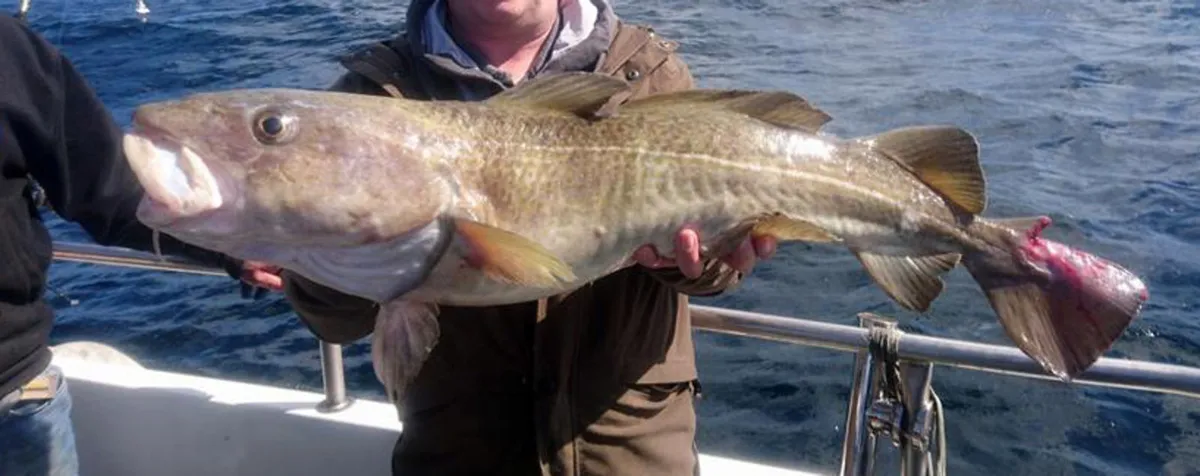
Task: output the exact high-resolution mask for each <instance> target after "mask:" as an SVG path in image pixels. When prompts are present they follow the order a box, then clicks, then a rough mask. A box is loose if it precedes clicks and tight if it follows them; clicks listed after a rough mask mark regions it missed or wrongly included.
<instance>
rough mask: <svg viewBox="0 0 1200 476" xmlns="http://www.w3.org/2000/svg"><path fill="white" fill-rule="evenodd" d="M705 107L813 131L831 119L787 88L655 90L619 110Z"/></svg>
mask: <svg viewBox="0 0 1200 476" xmlns="http://www.w3.org/2000/svg"><path fill="white" fill-rule="evenodd" d="M705 109H710V110H711V109H723V110H726V111H731V112H736V113H739V114H745V115H747V116H750V117H752V118H754V119H758V120H760V121H763V122H767V123H770V124H772V125H775V126H779V127H783V128H787V129H796V130H800V131H804V132H808V133H810V134H816V133H817V131H819V130H821V127H822V126H824V125H825V123H827V122H829V121H830V120H832V119H833V117H832V116H830V115H829V114H827V113H826V112H825V111H822V110H820V109H817V108H816V107H815V106H813V105H812V104H809V102H808V101H807V100H805V99H804V98H802V97H800V96H797V95H795V94H792V93H789V92H786V91H748V90H736V89H689V90H684V91H675V92H668V93H657V94H652V95H649V96H645V97H643V98H639V99H635V100H632V101H629V102H627V103H625V104H623V105H621V106H620V110H621V111H629V112H633V111H637V112H652V111H676V112H678V111H680V110H690V111H694V112H696V113H701V114H702V113H703V111H704V110H705Z"/></svg>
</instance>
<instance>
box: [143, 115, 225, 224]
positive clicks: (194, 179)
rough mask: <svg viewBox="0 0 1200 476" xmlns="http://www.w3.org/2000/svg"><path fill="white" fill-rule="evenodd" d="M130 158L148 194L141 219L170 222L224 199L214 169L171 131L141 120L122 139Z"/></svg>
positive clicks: (192, 215)
mask: <svg viewBox="0 0 1200 476" xmlns="http://www.w3.org/2000/svg"><path fill="white" fill-rule="evenodd" d="M122 146H123V147H124V150H125V157H126V160H127V161H128V162H129V165H130V167H131V168H132V169H133V172H134V175H136V176H137V179H138V181H139V182H140V183H141V184H142V188H144V189H145V192H146V194H145V195H144V196H143V199H142V201H141V203H140V204H139V205H138V211H137V215H138V219H139V220H141V221H142V222H143V223H145V224H147V225H150V226H167V225H171V224H174V223H176V222H178V221H180V220H183V219H188V218H196V217H199V216H202V215H204V214H207V213H208V212H211V211H213V210H217V209H219V208H220V207H221V205H222V204H223V203H224V200H223V197H222V195H221V189H220V186H219V181H218V180H217V177H216V176H215V175H214V173H213V170H212V169H211V168H210V167H209V166H208V164H207V163H206V162H205V161H204V159H202V158H201V157H200V155H199V154H198V153H197V152H196V151H195V150H194V149H192V148H191V147H188V146H187V145H186V144H185V143H184V142H183V141H182V140H180V139H178V138H176V137H175V136H173V135H172V134H171V133H170V132H168V131H166V130H164V129H161V128H158V127H155V126H154V125H151V124H147V123H145V122H141V121H138V118H137V116H136V115H135V117H134V125H133V128H132V130H130V131H129V132H127V133H126V134H125V136H124V138H123V139H122Z"/></svg>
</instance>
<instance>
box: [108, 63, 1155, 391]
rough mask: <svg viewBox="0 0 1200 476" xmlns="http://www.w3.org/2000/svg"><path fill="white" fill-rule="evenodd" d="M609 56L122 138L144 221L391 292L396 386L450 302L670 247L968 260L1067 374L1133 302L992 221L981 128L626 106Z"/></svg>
mask: <svg viewBox="0 0 1200 476" xmlns="http://www.w3.org/2000/svg"><path fill="white" fill-rule="evenodd" d="M628 94H629V86H627V85H626V83H624V82H623V81H620V80H618V79H615V78H611V77H608V76H604V75H600V74H593V73H565V74H559V75H554V76H547V77H543V78H540V79H534V80H529V81H527V82H525V83H522V85H519V86H517V87H515V88H512V89H509V90H507V91H505V92H502V93H500V94H498V95H496V96H493V97H492V98H490V99H488V100H485V101H480V102H468V101H416V100H405V99H383V98H380V97H377V96H367V95H358V94H346V93H337V92H328V91H309V90H296V89H265V88H264V89H248V90H233V91H221V92H208V93H199V94H194V95H191V96H188V97H184V98H180V99H174V100H167V101H162V102H156V103H151V104H145V105H141V106H140V107H138V108H137V109H136V111H135V112H134V115H133V126H132V128H131V129H130V130H129V131H128V132H127V135H126V136H125V139H124V148H125V151H126V153H127V157H128V161H129V163H130V165H131V166H132V167H133V170H134V171H135V172H136V175H137V177H138V179H139V181H140V182H141V184H142V185H143V186H144V188H145V190H146V194H145V196H144V199H143V201H142V202H141V203H140V204H139V208H138V217H139V219H140V220H141V221H142V222H144V223H145V224H146V225H148V226H150V227H152V228H154V229H156V230H159V231H161V232H163V233H166V234H169V235H171V236H174V237H176V238H178V239H180V240H183V241H185V242H189V243H192V244H195V245H198V246H203V247H207V248H210V249H214V250H218V251H221V252H224V253H226V254H228V255H231V256H235V257H238V258H242V259H248V260H260V261H266V262H270V263H273V264H276V265H279V266H282V267H285V268H287V269H290V270H292V271H294V272H296V273H298V274H300V275H302V276H304V277H306V278H308V279H310V280H312V281H315V282H317V283H321V284H324V285H326V286H329V287H331V288H333V289H337V290H339V291H342V292H345V293H347V294H351V295H355V296H360V297H363V298H366V299H370V300H372V301H374V302H376V303H379V304H380V311H379V315H378V317H377V321H376V328H375V332H374V335H373V342H372V355H373V358H372V360H373V363H374V368H375V372H376V375H377V377H378V378H379V380H380V381H381V382H382V383H383V385H384V387H385V388H386V389H387V391H388V395H389V398H391V399H392V400H398V399H400V398H402V397H403V395H404V392H405V389H406V388H407V385H408V384H409V383H410V382H411V380H412V379H413V378H414V377H415V376H416V374H417V372H418V371H419V369H420V367H421V365H422V364H423V362H424V360H425V358H426V357H427V355H428V354H429V352H430V350H431V349H432V348H433V346H434V345H435V344H436V342H437V339H438V322H437V319H436V315H437V306H438V305H439V304H440V305H454V306H488V305H499V304H507V303H516V302H526V301H531V300H535V299H538V298H541V297H546V296H551V295H555V294H560V293H564V292H569V291H571V290H574V289H578V288H579V287H581V286H586V285H587V284H588V283H589V282H592V281H594V280H596V279H599V278H601V277H603V276H605V275H607V274H609V273H612V272H614V271H617V270H619V269H621V268H623V267H626V266H631V265H633V261H632V260H631V255H632V252H633V251H634V250H635V249H636V248H637V247H639V246H640V245H643V244H653V245H655V246H656V248H657V249H658V250H660V252H661V253H669V251H670V250H672V249H673V238H674V236H675V234H676V232H677V230H678V229H679V228H680V227H682V226H684V225H687V224H693V225H695V226H697V227H698V229H699V231H700V233H701V235H700V236H701V239H702V241H703V242H702V250H703V256H705V257H712V256H719V255H721V254H722V253H724V252H727V251H729V250H731V249H732V247H733V246H735V245H736V244H737V243H738V242H740V240H742V239H744V238H745V237H746V236H750V235H759V236H762V235H766V236H773V237H775V238H777V239H779V240H781V241H784V242H786V241H807V242H816V243H839V244H841V245H844V246H845V247H846V248H848V249H849V250H850V252H852V253H853V254H854V255H855V256H856V257H857V258H858V260H859V261H860V262H861V264H862V266H863V267H864V268H865V270H866V272H867V273H868V274H869V275H870V277H871V278H872V279H873V281H874V282H875V283H877V284H878V285H879V286H880V287H881V288H882V290H883V291H885V292H886V294H887V295H888V296H890V297H891V299H893V300H894V301H895V302H896V303H898V304H899V305H900V306H902V307H904V308H906V309H908V310H912V311H917V312H924V311H927V310H928V309H929V307H930V304H931V303H932V301H933V300H934V299H935V298H936V297H937V296H938V295H939V294H940V293H941V292H942V289H943V286H944V285H943V281H942V275H944V274H945V273H946V272H948V271H950V270H951V269H953V268H955V267H956V266H957V265H959V264H960V263H961V264H962V265H964V266H965V267H966V269H967V271H968V272H969V273H970V275H971V276H972V277H973V278H974V279H975V281H976V282H977V283H978V285H979V286H980V288H982V290H983V291H984V293H985V294H986V296H987V299H988V300H989V302H990V304H991V306H992V308H993V309H994V311H995V313H996V315H997V316H998V317H999V320H1000V323H1001V324H1002V325H1003V327H1004V330H1005V332H1006V333H1007V335H1008V337H1009V338H1011V340H1012V341H1013V342H1014V343H1015V344H1016V346H1017V347H1019V348H1020V349H1021V350H1022V351H1024V353H1025V354H1026V355H1028V356H1030V357H1031V358H1032V359H1034V360H1036V361H1037V362H1038V363H1040V364H1041V366H1042V367H1043V368H1044V369H1045V370H1046V371H1047V372H1048V373H1050V374H1053V375H1055V376H1057V377H1058V378H1060V379H1062V380H1064V381H1069V380H1070V379H1071V378H1073V377H1075V376H1077V375H1078V374H1079V373H1081V372H1083V371H1084V370H1086V369H1087V368H1088V367H1089V366H1090V365H1092V364H1093V363H1094V362H1095V361H1096V360H1097V359H1098V358H1099V356H1100V355H1101V354H1102V353H1103V352H1105V351H1106V350H1107V349H1108V348H1109V347H1110V346H1111V345H1112V343H1113V341H1115V340H1116V339H1117V338H1118V337H1119V336H1120V335H1121V333H1122V332H1123V331H1124V330H1125V328H1126V327H1127V326H1129V324H1130V322H1131V321H1132V320H1133V319H1134V317H1135V316H1136V315H1137V314H1138V313H1139V312H1140V309H1141V307H1142V305H1143V303H1144V302H1145V300H1146V299H1147V298H1148V294H1147V292H1146V287H1145V285H1144V284H1143V283H1142V282H1141V281H1140V280H1139V279H1138V277H1137V276H1135V275H1134V274H1133V273H1131V272H1130V271H1128V270H1126V269H1124V268H1122V267H1120V266H1118V265H1116V264H1113V263H1110V262H1108V261H1105V260H1103V259H1101V258H1098V257H1095V256H1093V255H1090V254H1088V253H1085V252H1083V251H1079V250H1075V249H1072V248H1070V247H1067V246H1065V245H1063V244H1060V243H1056V242H1053V241H1051V240H1048V239H1046V238H1044V237H1043V236H1041V234H1042V231H1043V229H1044V228H1046V227H1047V226H1048V225H1049V224H1050V219H1049V218H1048V217H1045V216H1035V217H1021V218H1007V219H990V218H983V217H981V216H980V215H981V214H982V213H983V211H984V208H985V205H986V193H985V181H984V175H983V171H982V169H981V167H980V164H979V157H978V155H979V145H978V142H977V141H976V139H975V137H973V136H972V135H971V134H970V133H969V132H967V131H965V130H963V129H961V128H958V127H954V126H946V125H922V126H913V127H904V128H899V129H894V130H889V131H885V132H881V133H878V134H875V135H870V136H866V137H856V138H851V139H838V138H836V137H832V136H830V135H828V134H826V133H824V132H821V131H820V129H821V127H822V126H823V125H824V124H826V123H827V122H828V121H829V120H831V117H830V116H829V115H828V114H826V113H825V112H823V111H821V110H820V109H818V108H816V107H815V106H813V105H811V104H810V103H809V102H807V101H806V100H805V99H803V98H802V97H799V96H797V95H795V94H792V93H788V92H783V91H752V90H736V89H697V90H690V91H684V92H674V93H662V94H656V95H652V96H649V97H645V98H640V99H637V100H633V101H629V102H624V103H622V99H623V98H627V97H628Z"/></svg>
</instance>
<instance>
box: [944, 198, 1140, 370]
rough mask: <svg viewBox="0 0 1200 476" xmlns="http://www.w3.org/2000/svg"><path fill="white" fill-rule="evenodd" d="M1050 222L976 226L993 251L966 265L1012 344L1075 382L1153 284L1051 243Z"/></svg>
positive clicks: (970, 257)
mask: <svg viewBox="0 0 1200 476" xmlns="http://www.w3.org/2000/svg"><path fill="white" fill-rule="evenodd" d="M1049 224H1050V218H1049V217H1044V216H1043V217H1033V218H1016V219H1006V220H984V219H976V221H975V223H973V224H972V225H971V227H970V230H971V233H972V235H974V236H975V237H976V238H978V239H980V240H982V241H983V242H984V243H986V244H987V245H988V246H985V247H983V251H976V252H972V253H967V254H965V255H964V256H963V265H964V266H965V267H966V268H967V270H968V271H969V272H970V274H971V276H972V277H973V278H974V279H975V281H976V282H978V283H979V286H980V288H982V289H983V291H984V293H985V294H986V295H987V297H988V300H989V301H990V302H991V305H992V308H993V309H994V310H995V311H996V314H997V315H998V316H999V319H1000V323H1001V325H1002V326H1003V327H1004V331H1005V332H1006V333H1007V334H1008V336H1009V338H1010V339H1012V341H1013V342H1014V343H1015V344H1016V345H1017V347H1018V348H1020V349H1021V350H1022V351H1023V352H1024V353H1025V354H1026V355H1028V356H1029V357H1030V358H1032V359H1034V360H1036V361H1037V362H1038V363H1039V364H1041V365H1042V367H1043V368H1044V369H1045V370H1046V371H1047V372H1049V373H1051V374H1053V375H1055V376H1057V377H1058V378H1060V379H1062V380H1063V381H1070V380H1071V379H1073V378H1074V377H1076V376H1077V375H1079V374H1080V373H1082V372H1083V371H1085V370H1087V368H1088V367H1090V366H1091V365H1092V364H1093V363H1095V362H1096V360H1098V359H1099V358H1100V356H1101V354H1103V353H1104V352H1106V351H1107V350H1108V349H1109V348H1110V347H1111V346H1112V344H1113V342H1114V341H1116V340H1117V338H1118V337H1120V336H1121V334H1122V333H1123V332H1124V331H1125V329H1126V328H1127V327H1129V325H1130V323H1131V322H1132V321H1133V319H1134V318H1135V317H1136V316H1137V314H1138V313H1139V312H1140V311H1141V308H1142V305H1143V303H1145V301H1146V300H1147V299H1148V298H1149V294H1148V292H1147V291H1146V286H1145V284H1143V283H1142V281H1141V280H1140V279H1139V278H1138V277H1137V276H1136V275H1134V274H1133V273H1132V272H1130V271H1128V270H1126V269H1125V268H1122V267H1120V266H1118V265H1117V264H1114V263H1112V262H1109V261H1107V260H1104V259H1102V258H1099V257H1096V256H1094V255H1091V254H1088V253H1085V252H1083V251H1079V250H1076V249H1073V248H1070V247H1068V246H1066V245H1063V244H1061V243H1056V242H1053V241H1050V240H1047V239H1045V238H1043V237H1042V236H1041V232H1042V230H1043V229H1045V228H1046V227H1047V226H1049Z"/></svg>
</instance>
